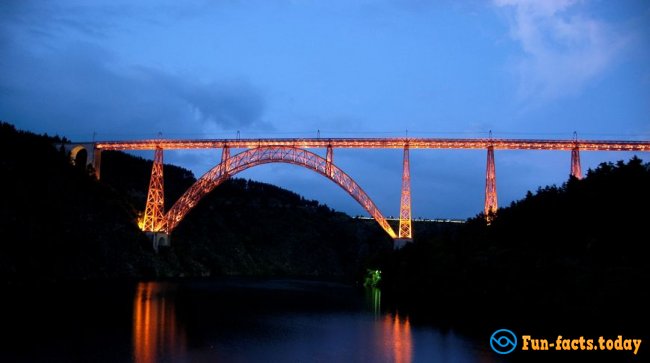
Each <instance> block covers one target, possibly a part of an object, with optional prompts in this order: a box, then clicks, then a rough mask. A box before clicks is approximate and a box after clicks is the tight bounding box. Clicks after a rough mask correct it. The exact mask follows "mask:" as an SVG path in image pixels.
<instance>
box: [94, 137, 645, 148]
mask: <svg viewBox="0 0 650 363" xmlns="http://www.w3.org/2000/svg"><path fill="white" fill-rule="evenodd" d="M407 143H408V145H409V148H411V149H485V148H487V147H489V146H493V147H494V149H502V150H572V149H573V148H575V147H578V148H579V149H580V150H585V151H590V150H592V151H650V141H613V140H524V139H487V138H486V139H439V138H308V139H295V138H281V139H205V140H176V139H151V140H132V141H98V142H95V147H96V148H98V149H102V150H154V149H156V148H157V147H161V148H163V149H167V150H173V149H176V150H182V149H214V148H222V147H224V146H228V147H231V148H246V149H248V148H255V147H269V146H291V147H298V148H307V149H308V148H326V147H328V146H331V147H334V148H348V149H401V148H403V147H404V145H405V144H407Z"/></svg>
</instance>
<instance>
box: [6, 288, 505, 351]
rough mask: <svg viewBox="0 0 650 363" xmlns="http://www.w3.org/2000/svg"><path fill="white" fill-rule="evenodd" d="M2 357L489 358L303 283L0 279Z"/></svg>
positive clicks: (445, 331)
mask: <svg viewBox="0 0 650 363" xmlns="http://www.w3.org/2000/svg"><path fill="white" fill-rule="evenodd" d="M3 295H4V298H3V300H4V301H3V304H2V312H3V330H4V333H5V334H7V335H8V337H7V338H5V339H4V340H3V342H2V345H0V361H1V362H136V363H151V362H461V363H463V362H467V363H470V362H497V361H501V360H500V359H501V358H502V357H499V356H497V355H496V354H495V353H494V352H492V351H491V350H490V348H489V344H488V343H487V341H486V340H485V339H478V338H472V337H468V336H466V335H464V334H462V333H459V332H457V331H455V330H453V329H449V328H440V327H436V326H435V324H431V323H426V324H424V323H422V324H421V323H419V322H417V321H413V320H412V318H411V317H410V316H409V315H408V314H405V313H401V312H399V311H397V310H395V309H387V308H385V307H383V306H382V297H381V291H380V290H378V289H361V288H352V287H348V286H345V285H341V284H336V283H327V282H313V281H303V280H269V279H265V280H252V279H224V280H217V281H185V282H140V283H135V284H133V283H110V284H96V283H95V284H90V283H89V284H74V285H70V284H68V285H47V286H23V287H21V288H5V294H3Z"/></svg>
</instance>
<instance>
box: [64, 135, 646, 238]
mask: <svg viewBox="0 0 650 363" xmlns="http://www.w3.org/2000/svg"><path fill="white" fill-rule="evenodd" d="M66 148H67V149H68V151H69V152H70V157H71V159H72V160H73V162H75V161H76V160H78V158H77V156H78V154H79V153H80V152H85V153H87V157H88V162H89V164H90V165H92V166H93V167H94V171H95V175H96V177H97V178H98V179H99V178H100V175H101V152H102V151H104V150H123V151H125V150H153V151H154V160H153V167H152V171H151V179H150V182H149V190H148V193H147V202H146V206H145V212H144V217H143V219H142V221H140V228H141V229H142V230H143V231H145V232H147V233H148V234H149V235H150V236H151V237H152V239H153V241H154V246H157V245H159V244H163V245H164V244H167V243H169V235H170V234H171V232H172V231H173V230H174V229H175V228H176V227H177V226H178V224H179V223H180V222H181V221H182V220H183V218H185V216H186V215H187V214H188V213H189V211H190V210H191V209H192V208H193V207H194V206H196V204H197V203H198V202H199V201H200V200H201V198H203V197H204V196H205V195H206V194H208V193H209V192H210V191H212V190H213V189H214V188H216V187H217V186H218V185H220V184H221V183H223V182H224V181H225V180H227V179H228V178H229V177H231V176H233V175H235V174H237V173H240V172H242V171H244V170H246V169H248V168H251V167H254V166H257V165H261V164H267V163H288V164H293V165H298V166H302V167H304V168H306V169H310V170H312V171H315V172H317V173H319V174H321V175H323V176H324V177H326V178H328V179H330V180H331V181H333V182H334V183H336V184H337V185H338V186H340V187H341V188H342V189H343V190H345V191H346V192H347V193H348V194H350V196H352V198H354V199H355V200H356V201H357V202H358V203H359V204H360V205H361V206H362V207H363V208H364V209H365V210H366V211H367V212H368V214H370V216H371V217H372V218H373V219H374V220H375V221H377V223H378V224H379V225H380V226H381V228H382V229H383V230H384V231H385V232H386V233H387V234H388V235H389V236H390V237H391V238H393V239H394V241H395V246H396V247H397V248H399V247H401V246H402V245H404V244H405V243H407V242H409V241H411V240H412V238H413V234H412V230H411V176H410V175H411V174H410V161H409V150H410V149H484V150H486V152H487V166H486V176H485V203H484V210H483V212H484V214H485V218H486V220H487V223H490V222H491V221H492V220H493V218H494V216H495V214H496V211H497V208H498V203H497V188H496V168H495V159H494V150H562V151H567V152H570V153H571V163H570V169H569V170H570V175H571V176H573V177H575V178H578V179H580V178H582V169H581V166H580V151H581V150H585V151H645V152H647V151H650V141H613V140H580V139H578V138H577V135H576V134H575V133H574V137H573V139H566V140H524V139H498V138H492V135H491V134H490V137H488V138H476V139H468V138H464V139H447V138H412V137H411V138H409V137H406V138H320V137H317V138H264V139H250V138H249V139H240V138H237V139H204V140H201V139H194V140H179V139H163V138H159V139H150V140H129V141H97V142H92V143H71V144H67V145H66ZM343 148H345V149H402V150H403V161H402V190H401V198H400V212H399V228H398V230H397V232H395V231H394V230H393V228H392V227H391V225H390V224H389V223H388V221H387V220H386V218H385V217H384V215H383V214H382V213H381V212H380V211H379V209H378V208H377V206H376V205H375V203H374V202H373V201H372V199H370V197H369V196H368V195H367V194H366V192H364V191H363V189H362V188H361V187H360V186H359V185H358V184H357V183H356V182H355V181H354V180H353V179H352V178H351V177H350V176H349V175H348V174H346V173H345V172H344V171H343V170H341V169H340V168H339V167H337V166H336V165H335V164H334V149H343ZM186 149H221V150H222V151H221V162H220V163H219V164H217V165H216V166H214V167H213V168H212V169H210V170H209V171H208V172H207V173H205V174H204V175H203V176H202V177H200V178H199V179H198V180H197V181H196V183H194V185H192V186H191V187H190V188H189V189H188V190H187V191H186V192H185V193H184V194H183V195H182V196H181V197H180V198H179V199H178V200H177V201H176V202H175V203H174V205H173V206H172V207H171V208H170V209H169V210H168V211H166V212H165V210H164V183H163V151H164V150H186ZM231 149H244V151H242V152H240V153H238V154H236V155H231V152H230V150H231ZM307 149H324V150H325V157H322V156H320V155H318V154H316V153H314V152H312V151H309V150H307Z"/></svg>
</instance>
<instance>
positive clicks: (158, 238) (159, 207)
mask: <svg viewBox="0 0 650 363" xmlns="http://www.w3.org/2000/svg"><path fill="white" fill-rule="evenodd" d="M141 228H142V230H143V231H145V232H146V233H147V236H149V237H150V238H151V239H152V242H153V247H154V249H155V250H156V251H157V250H158V247H159V246H161V245H163V246H164V245H169V234H168V233H167V221H166V219H165V189H164V182H163V149H162V148H161V147H157V148H156V151H155V154H154V160H153V166H152V168H151V179H150V180H149V191H148V192H147V205H146V207H145V209H144V218H143V220H142V225H141Z"/></svg>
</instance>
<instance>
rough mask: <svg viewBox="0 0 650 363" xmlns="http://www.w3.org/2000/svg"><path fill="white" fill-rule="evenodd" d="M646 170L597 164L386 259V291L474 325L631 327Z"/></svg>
mask: <svg viewBox="0 0 650 363" xmlns="http://www.w3.org/2000/svg"><path fill="white" fill-rule="evenodd" d="M648 185H650V164H643V163H642V161H641V160H640V159H638V158H633V159H632V160H630V161H629V162H628V163H624V162H622V161H621V162H618V163H616V164H611V163H604V164H601V165H600V166H599V167H598V168H597V169H596V170H590V171H589V172H588V173H587V176H586V178H584V179H582V180H578V179H575V178H571V179H570V180H569V181H567V182H566V183H565V184H563V185H562V186H559V187H558V186H550V187H545V188H540V189H538V190H537V192H536V193H534V194H533V193H531V192H529V193H528V194H527V195H526V197H525V198H524V199H523V200H521V201H517V202H514V203H512V204H511V205H510V206H509V207H507V208H501V209H500V210H499V211H498V215H497V218H496V219H495V220H494V221H493V222H492V224H491V225H490V226H487V225H486V223H485V222H484V218H483V216H482V215H479V216H477V217H476V218H473V219H471V220H469V221H468V223H466V224H465V225H464V226H463V227H462V228H460V229H458V230H457V231H452V232H451V233H446V234H440V233H438V234H434V235H429V236H420V235H418V237H421V238H418V239H417V240H416V242H415V243H413V244H412V245H409V246H406V247H405V248H404V249H402V250H401V251H397V252H395V253H393V254H390V255H388V256H387V257H386V259H385V260H384V266H382V270H384V283H385V284H384V286H385V287H387V288H388V289H390V290H394V291H398V292H399V293H400V294H402V295H403V296H409V297H410V299H409V298H407V299H406V300H408V301H414V302H415V301H417V302H418V304H422V305H424V306H427V307H428V308H427V310H429V311H430V310H431V308H434V310H435V308H436V307H437V308H439V309H441V310H442V311H447V312H449V313H450V314H453V313H454V312H455V313H457V314H458V315H460V316H469V317H471V318H472V319H476V318H479V319H481V318H484V317H487V316H498V317H503V316H504V315H505V316H509V317H510V318H511V319H513V320H517V319H519V318H521V317H522V316H527V317H530V316H531V315H535V316H538V317H540V318H541V319H546V318H548V319H552V320H554V321H555V320H557V319H558V318H562V319H564V318H568V319H570V320H578V321H583V320H585V319H594V320H593V323H594V324H595V323H596V322H599V321H602V320H603V318H608V319H610V320H612V319H613V320H621V319H622V320H626V321H633V320H634V321H635V320H637V319H636V315H637V314H638V313H639V312H640V311H643V309H644V307H647V306H648V305H649V303H650V294H649V291H648V289H647V286H649V283H650V269H649V264H648V262H647V253H646V252H645V251H647V250H646V244H647V223H648V220H650V212H649V209H648V208H647V206H648V205H649V203H650V189H649V188H648Z"/></svg>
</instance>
